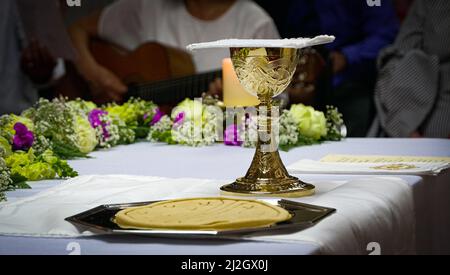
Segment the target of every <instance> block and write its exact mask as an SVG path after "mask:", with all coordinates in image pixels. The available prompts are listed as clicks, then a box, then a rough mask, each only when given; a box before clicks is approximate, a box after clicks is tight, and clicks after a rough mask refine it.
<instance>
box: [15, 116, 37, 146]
mask: <svg viewBox="0 0 450 275" xmlns="http://www.w3.org/2000/svg"><path fill="white" fill-rule="evenodd" d="M14 130H15V131H16V134H15V135H14V137H13V149H14V150H23V151H27V150H28V149H30V148H31V146H33V142H34V135H33V132H31V131H29V130H28V128H27V126H25V125H24V124H22V123H20V122H17V123H16V124H14Z"/></svg>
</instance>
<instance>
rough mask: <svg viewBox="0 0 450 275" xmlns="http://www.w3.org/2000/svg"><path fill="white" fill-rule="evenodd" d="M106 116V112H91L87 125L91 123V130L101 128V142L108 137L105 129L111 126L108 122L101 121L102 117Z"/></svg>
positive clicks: (95, 110)
mask: <svg viewBox="0 0 450 275" xmlns="http://www.w3.org/2000/svg"><path fill="white" fill-rule="evenodd" d="M106 115H108V112H106V111H104V110H101V109H94V110H92V111H91V112H90V113H89V115H88V119H89V123H91V126H92V128H94V129H95V128H97V127H101V129H102V135H103V140H106V139H107V138H109V137H110V134H109V132H108V129H107V127H108V126H109V125H110V124H111V123H110V122H109V121H105V120H102V116H106Z"/></svg>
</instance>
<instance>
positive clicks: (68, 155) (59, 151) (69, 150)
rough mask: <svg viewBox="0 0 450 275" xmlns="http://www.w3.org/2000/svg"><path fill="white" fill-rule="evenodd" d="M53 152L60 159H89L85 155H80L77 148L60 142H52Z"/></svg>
mask: <svg viewBox="0 0 450 275" xmlns="http://www.w3.org/2000/svg"><path fill="white" fill-rule="evenodd" d="M52 149H53V152H54V153H55V154H56V155H57V156H58V157H60V158H61V159H74V158H89V156H88V155H87V154H85V153H81V152H80V150H79V149H78V148H73V147H72V146H70V145H67V144H65V143H63V142H60V141H56V140H54V141H52Z"/></svg>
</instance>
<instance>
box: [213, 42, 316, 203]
mask: <svg viewBox="0 0 450 275" xmlns="http://www.w3.org/2000/svg"><path fill="white" fill-rule="evenodd" d="M230 54H231V59H232V62H233V66H234V69H235V71H236V74H237V76H238V79H239V81H240V82H241V84H242V86H243V87H244V88H245V89H246V90H247V91H248V92H250V93H251V94H253V95H255V96H257V97H258V99H259V101H260V105H259V106H258V141H257V147H256V153H255V156H254V157H253V161H252V163H251V165H250V169H249V170H248V172H247V174H246V175H245V177H242V178H239V179H237V180H236V181H235V182H233V183H231V184H228V185H225V186H222V187H221V191H222V194H224V195H244V196H268V197H302V196H309V195H312V194H314V192H315V187H314V185H311V184H308V183H304V182H302V181H300V180H299V179H298V178H296V177H293V176H290V175H289V174H288V172H287V170H286V168H285V166H284V165H283V162H282V161H281V158H280V154H279V153H278V142H277V138H278V137H277V134H278V132H277V131H276V129H277V127H278V126H277V123H278V116H277V115H276V114H277V113H278V107H273V106H272V98H273V97H275V96H277V95H279V94H280V93H282V92H283V91H284V90H285V89H286V88H287V87H288V85H289V84H290V82H291V80H292V77H293V75H294V72H295V69H296V67H297V63H298V60H299V55H300V49H296V48H264V47H263V48H244V47H242V48H230Z"/></svg>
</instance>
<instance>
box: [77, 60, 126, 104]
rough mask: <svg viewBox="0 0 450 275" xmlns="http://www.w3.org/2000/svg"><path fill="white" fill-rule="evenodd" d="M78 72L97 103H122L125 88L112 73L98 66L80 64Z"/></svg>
mask: <svg viewBox="0 0 450 275" xmlns="http://www.w3.org/2000/svg"><path fill="white" fill-rule="evenodd" d="M78 70H79V72H80V73H81V75H82V76H83V77H84V78H85V79H86V81H87V82H88V84H89V87H90V89H91V93H92V96H93V98H95V99H96V101H97V102H110V101H115V102H120V101H122V99H123V96H124V94H125V93H126V92H127V86H125V84H124V83H123V82H122V81H121V80H120V79H119V78H118V77H117V76H116V75H115V74H114V73H113V72H111V71H110V70H108V69H107V68H105V67H103V66H101V65H99V64H86V65H83V64H80V65H79V66H78Z"/></svg>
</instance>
